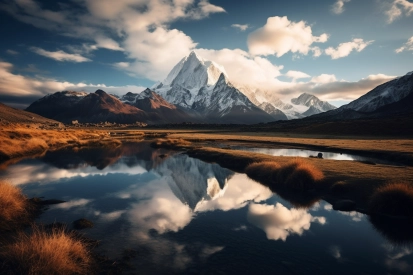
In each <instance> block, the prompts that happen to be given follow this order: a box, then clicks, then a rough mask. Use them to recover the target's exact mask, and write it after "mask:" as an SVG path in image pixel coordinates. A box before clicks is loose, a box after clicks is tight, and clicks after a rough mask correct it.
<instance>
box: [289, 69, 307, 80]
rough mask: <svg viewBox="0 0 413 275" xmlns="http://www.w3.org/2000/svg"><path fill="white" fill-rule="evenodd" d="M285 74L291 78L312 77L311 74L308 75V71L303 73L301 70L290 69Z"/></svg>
mask: <svg viewBox="0 0 413 275" xmlns="http://www.w3.org/2000/svg"><path fill="white" fill-rule="evenodd" d="M285 76H287V77H289V78H292V79H294V80H296V79H300V78H310V77H311V76H310V75H308V74H306V73H303V72H300V71H288V72H287V73H286V74H285Z"/></svg>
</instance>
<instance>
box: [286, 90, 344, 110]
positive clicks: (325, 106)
mask: <svg viewBox="0 0 413 275" xmlns="http://www.w3.org/2000/svg"><path fill="white" fill-rule="evenodd" d="M291 103H293V104H295V105H304V106H307V107H314V108H315V109H318V110H319V111H320V112H327V111H330V110H334V109H336V107H335V106H333V105H331V104H330V103H328V102H326V101H321V100H320V99H319V98H318V97H316V96H314V95H312V94H308V93H303V94H301V95H300V96H299V97H297V98H293V99H291Z"/></svg>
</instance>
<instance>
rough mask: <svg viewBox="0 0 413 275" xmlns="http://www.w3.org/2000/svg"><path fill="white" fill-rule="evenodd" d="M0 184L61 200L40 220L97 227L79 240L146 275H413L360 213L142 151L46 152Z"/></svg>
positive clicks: (409, 261)
mask: <svg viewBox="0 0 413 275" xmlns="http://www.w3.org/2000/svg"><path fill="white" fill-rule="evenodd" d="M165 155H166V157H165ZM0 178H2V179H9V180H10V181H11V182H12V183H13V184H16V185H19V186H20V187H21V188H22V189H23V190H24V193H25V194H26V195H27V196H29V197H34V196H43V197H45V198H46V199H63V200H66V201H67V202H66V203H63V204H59V205H54V206H51V207H50V209H48V210H47V211H46V212H45V213H43V214H42V216H41V217H40V218H39V220H38V221H39V222H42V223H52V222H55V221H58V222H65V223H68V224H70V223H71V222H72V221H74V220H76V219H79V218H86V219H89V220H91V221H93V222H94V224H95V226H94V228H91V229H86V230H84V232H85V233H86V235H87V236H90V237H92V238H95V239H99V240H102V242H101V245H100V247H99V250H100V251H101V252H104V253H105V254H107V255H109V256H111V257H117V256H119V255H121V254H122V252H123V251H124V250H125V249H133V250H136V251H137V253H138V256H137V257H136V258H135V259H134V260H133V264H134V266H135V267H136V271H138V272H139V273H143V274H166V273H167V274H173V273H181V274H197V273H202V274H212V273H214V274H216V273H218V274H412V272H413V249H412V247H411V246H410V245H409V244H404V245H394V244H392V243H391V242H390V241H388V240H386V239H385V238H384V237H382V235H381V234H380V233H379V232H377V231H376V230H375V229H374V227H373V225H372V224H371V223H370V222H369V220H368V218H367V217H366V216H365V215H363V214H360V213H357V212H350V213H348V212H338V211H334V210H332V207H331V205H330V204H328V203H326V202H324V201H319V202H317V203H315V204H314V205H313V206H312V207H310V208H308V209H297V208H294V207H293V206H292V205H291V204H290V203H289V202H288V201H286V200H284V199H282V198H280V197H279V196H278V195H277V194H274V193H272V192H271V191H270V190H269V189H268V188H267V187H265V186H263V185H261V184H259V183H257V182H254V181H252V180H251V179H249V178H248V177H247V176H246V175H244V174H237V173H234V172H232V171H230V170H228V169H224V168H222V167H220V166H219V165H217V164H209V163H205V162H202V161H200V160H197V159H193V158H190V157H188V156H187V155H185V154H181V153H179V152H171V151H166V150H163V149H157V150H153V149H151V148H150V147H149V146H148V144H145V143H142V144H139V145H136V144H134V145H126V146H124V147H122V148H114V149H110V150H97V149H96V150H86V151H79V152H77V153H75V152H71V151H63V152H55V153H48V154H47V155H46V156H45V157H43V158H40V159H34V160H24V161H22V162H20V163H17V164H14V165H12V166H9V167H8V168H7V170H5V171H0Z"/></svg>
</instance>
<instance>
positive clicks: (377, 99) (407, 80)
mask: <svg viewBox="0 0 413 275" xmlns="http://www.w3.org/2000/svg"><path fill="white" fill-rule="evenodd" d="M411 93H413V74H412V73H408V74H406V75H404V76H402V77H399V78H396V79H394V80H391V81H389V82H386V83H384V84H382V85H380V86H377V87H376V88H374V89H373V90H371V91H370V92H368V93H367V94H365V95H363V96H361V97H360V98H358V99H356V100H354V101H352V102H350V103H349V104H347V105H344V106H342V107H341V108H340V109H351V110H355V111H358V112H365V113H369V112H373V111H375V110H377V109H378V108H380V107H382V106H385V105H387V104H391V103H394V102H397V101H399V100H401V99H403V98H405V97H406V96H408V95H409V94H411Z"/></svg>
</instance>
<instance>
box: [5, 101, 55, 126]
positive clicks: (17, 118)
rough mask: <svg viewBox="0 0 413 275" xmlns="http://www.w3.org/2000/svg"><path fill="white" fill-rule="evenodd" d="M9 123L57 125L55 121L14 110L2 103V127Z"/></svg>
mask: <svg viewBox="0 0 413 275" xmlns="http://www.w3.org/2000/svg"><path fill="white" fill-rule="evenodd" d="M8 123H25V124H31V123H38V124H54V125H55V124H56V123H58V122H57V121H55V120H51V119H47V118H45V117H42V116H40V115H37V114H33V113H30V112H26V111H23V110H18V109H14V108H12V107H9V106H7V105H4V104H2V103H0V125H1V124H8Z"/></svg>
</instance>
